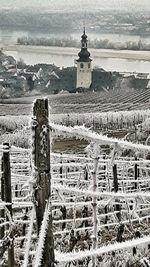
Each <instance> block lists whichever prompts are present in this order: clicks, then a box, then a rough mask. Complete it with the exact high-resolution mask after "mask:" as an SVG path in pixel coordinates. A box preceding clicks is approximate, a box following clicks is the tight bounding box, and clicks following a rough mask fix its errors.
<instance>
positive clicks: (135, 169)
mask: <svg viewBox="0 0 150 267" xmlns="http://www.w3.org/2000/svg"><path fill="white" fill-rule="evenodd" d="M135 160H136V161H137V157H135ZM138 177H139V171H138V165H137V163H135V165H134V178H135V180H137V179H138ZM134 187H135V189H137V182H135V184H134Z"/></svg>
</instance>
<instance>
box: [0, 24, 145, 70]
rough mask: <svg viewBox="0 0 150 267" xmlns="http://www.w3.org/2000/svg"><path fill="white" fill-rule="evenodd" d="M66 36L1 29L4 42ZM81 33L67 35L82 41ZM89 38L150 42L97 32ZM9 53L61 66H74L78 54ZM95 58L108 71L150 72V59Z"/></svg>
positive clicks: (135, 37)
mask: <svg viewBox="0 0 150 267" xmlns="http://www.w3.org/2000/svg"><path fill="white" fill-rule="evenodd" d="M22 36H27V37H45V38H51V37H57V38H58V37H59V38H63V37H66V33H65V32H64V33H63V32H62V33H46V32H45V33H43V32H42V33H41V32H37V31H23V30H19V31H17V30H10V29H4V28H3V29H0V42H1V43H4V44H15V43H16V42H17V38H18V37H22ZM80 36H81V33H69V34H67V37H72V38H75V39H77V40H79V42H80ZM88 37H89V39H91V40H94V39H100V40H102V39H108V40H110V41H116V40H117V41H119V42H126V41H138V40H143V41H145V42H150V37H142V36H138V35H134V36H133V35H123V34H100V33H99V34H97V33H89V34H88ZM6 53H7V54H8V55H11V56H13V57H14V58H15V59H16V60H19V59H20V58H21V59H23V60H24V62H25V63H26V64H30V65H34V64H37V63H47V64H55V65H57V66H59V67H67V66H73V65H74V60H75V59H76V58H77V56H72V55H58V54H51V53H39V52H33V51H32V52H26V51H23V52H22V51H11V50H9V51H6ZM92 58H93V67H95V66H98V67H101V68H103V69H105V70H107V71H121V72H123V71H127V72H145V73H146V72H147V73H149V72H150V61H147V60H129V59H123V58H111V57H110V58H106V57H96V56H94V57H93V56H92Z"/></svg>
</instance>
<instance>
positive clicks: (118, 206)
mask: <svg viewBox="0 0 150 267" xmlns="http://www.w3.org/2000/svg"><path fill="white" fill-rule="evenodd" d="M113 179H114V191H115V193H117V192H118V175H117V164H114V165H113ZM116 211H119V213H117V217H118V220H119V221H120V205H119V204H116Z"/></svg>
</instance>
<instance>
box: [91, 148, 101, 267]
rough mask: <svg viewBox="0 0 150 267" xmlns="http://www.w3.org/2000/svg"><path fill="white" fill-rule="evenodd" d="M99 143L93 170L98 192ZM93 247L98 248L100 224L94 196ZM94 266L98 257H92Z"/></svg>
mask: <svg viewBox="0 0 150 267" xmlns="http://www.w3.org/2000/svg"><path fill="white" fill-rule="evenodd" d="M96 146H97V144H94V150H95V151H94V153H95V158H94V170H93V192H96V190H97V170H98V161H99V158H98V148H97V147H96ZM92 205H93V249H96V248H97V226H98V220H97V197H96V196H93V203H92ZM92 264H93V265H92V266H93V267H94V266H96V257H95V256H93V257H92Z"/></svg>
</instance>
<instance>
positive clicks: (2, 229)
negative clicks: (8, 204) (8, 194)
mask: <svg viewBox="0 0 150 267" xmlns="http://www.w3.org/2000/svg"><path fill="white" fill-rule="evenodd" d="M1 171H2V176H1V200H2V201H4V200H5V199H4V175H3V157H2V163H1ZM0 217H1V218H3V219H4V218H5V212H4V209H1V210H0ZM4 235H5V227H4V226H2V227H0V239H3V237H4Z"/></svg>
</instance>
